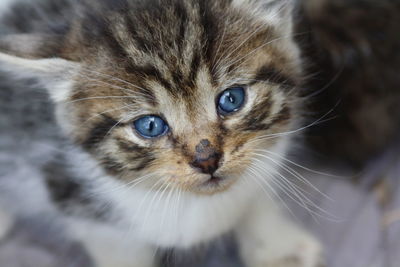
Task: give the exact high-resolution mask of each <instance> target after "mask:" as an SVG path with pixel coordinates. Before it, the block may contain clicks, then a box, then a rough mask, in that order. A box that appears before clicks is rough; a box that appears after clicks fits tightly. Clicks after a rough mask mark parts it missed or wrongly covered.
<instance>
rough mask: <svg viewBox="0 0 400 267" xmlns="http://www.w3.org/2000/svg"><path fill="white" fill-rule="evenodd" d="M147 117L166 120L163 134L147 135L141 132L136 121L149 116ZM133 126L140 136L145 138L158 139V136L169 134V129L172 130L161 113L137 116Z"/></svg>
mask: <svg viewBox="0 0 400 267" xmlns="http://www.w3.org/2000/svg"><path fill="white" fill-rule="evenodd" d="M147 117H155V118H158V119H160V120H162V121H163V122H164V131H163V132H162V133H161V134H159V135H156V136H147V135H145V134H143V133H141V132H140V131H139V129H137V126H136V123H137V122H138V121H140V120H141V119H144V118H147ZM132 128H133V129H134V130H135V132H136V133H137V135H139V136H140V137H142V138H145V139H157V138H161V137H163V136H165V135H167V134H168V133H169V131H170V128H169V125H168V123H167V121H166V120H165V119H164V118H162V117H161V116H159V115H153V114H149V115H143V116H140V117H138V118H136V119H135V120H134V121H133V122H132Z"/></svg>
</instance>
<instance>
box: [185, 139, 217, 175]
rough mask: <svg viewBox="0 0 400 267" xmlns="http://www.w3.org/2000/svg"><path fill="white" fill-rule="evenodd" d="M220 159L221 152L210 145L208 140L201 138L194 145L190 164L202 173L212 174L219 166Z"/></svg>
mask: <svg viewBox="0 0 400 267" xmlns="http://www.w3.org/2000/svg"><path fill="white" fill-rule="evenodd" d="M220 159H221V154H220V153H218V152H217V151H216V150H215V149H214V148H213V147H212V146H211V144H210V141H208V140H207V139H203V140H201V141H200V143H199V144H198V145H197V146H196V153H195V156H194V161H193V162H192V163H191V165H192V167H194V168H196V169H198V170H200V171H201V172H202V173H206V174H213V173H214V172H215V171H216V170H217V169H218V167H219V162H220Z"/></svg>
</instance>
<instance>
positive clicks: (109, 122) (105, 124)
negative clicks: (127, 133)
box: [82, 114, 121, 150]
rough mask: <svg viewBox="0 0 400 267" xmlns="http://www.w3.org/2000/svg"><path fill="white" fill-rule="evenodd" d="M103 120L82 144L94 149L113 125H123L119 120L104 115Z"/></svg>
mask: <svg viewBox="0 0 400 267" xmlns="http://www.w3.org/2000/svg"><path fill="white" fill-rule="evenodd" d="M101 118H102V120H101V121H100V122H98V123H97V124H96V125H95V126H94V127H93V128H92V129H91V130H90V131H89V133H88V135H87V137H86V139H85V140H84V141H83V142H82V146H83V147H84V148H85V149H87V150H92V149H93V148H94V147H95V146H96V145H97V144H98V143H101V142H102V141H103V140H104V139H105V138H106V136H107V134H108V132H109V131H110V130H111V129H112V128H113V127H121V125H119V124H118V121H117V120H114V119H113V118H111V117H109V116H106V115H104V114H103V115H102V116H101Z"/></svg>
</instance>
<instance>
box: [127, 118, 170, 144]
mask: <svg viewBox="0 0 400 267" xmlns="http://www.w3.org/2000/svg"><path fill="white" fill-rule="evenodd" d="M133 125H134V127H135V130H136V131H137V132H138V134H140V135H141V136H143V137H144V138H156V137H160V136H163V135H165V134H167V132H168V131H169V127H168V124H167V123H166V122H165V121H164V120H163V119H161V118H160V117H158V116H153V115H148V116H144V117H141V118H140V119H138V120H136V121H134V122H133Z"/></svg>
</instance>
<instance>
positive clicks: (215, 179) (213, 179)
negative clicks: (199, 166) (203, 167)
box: [204, 175, 225, 186]
mask: <svg viewBox="0 0 400 267" xmlns="http://www.w3.org/2000/svg"><path fill="white" fill-rule="evenodd" d="M224 180H225V179H224V178H222V177H219V176H215V175H211V176H210V178H209V179H208V180H207V181H205V182H204V185H205V186H220V185H221V183H223V181H224Z"/></svg>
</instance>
